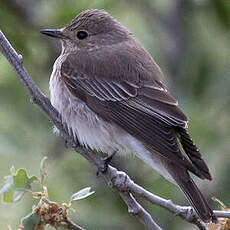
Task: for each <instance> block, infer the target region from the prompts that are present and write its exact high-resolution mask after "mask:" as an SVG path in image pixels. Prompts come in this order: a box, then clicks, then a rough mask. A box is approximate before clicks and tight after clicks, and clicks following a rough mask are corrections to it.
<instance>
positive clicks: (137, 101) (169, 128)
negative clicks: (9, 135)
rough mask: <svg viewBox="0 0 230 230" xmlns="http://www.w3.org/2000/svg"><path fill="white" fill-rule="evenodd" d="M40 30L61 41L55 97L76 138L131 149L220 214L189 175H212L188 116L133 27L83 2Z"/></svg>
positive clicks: (206, 215) (204, 214)
mask: <svg viewBox="0 0 230 230" xmlns="http://www.w3.org/2000/svg"><path fill="white" fill-rule="evenodd" d="M41 33H43V34H46V35H49V36H52V37H55V38H58V39H59V40H60V41H61V44H62V52H61V55H60V56H59V57H58V59H57V60H56V62H55V64H54V67H53V72H52V75H51V78H50V96H51V103H52V105H53V106H54V107H55V108H56V109H57V110H58V111H59V112H60V114H61V115H62V119H63V122H64V123H66V124H67V126H68V129H69V130H71V133H73V135H74V137H75V138H76V139H77V140H78V141H79V143H80V144H82V145H85V146H86V147H89V148H91V149H95V150H99V151H102V152H104V153H107V154H108V155H111V154H113V153H114V152H117V153H120V154H131V153H134V154H135V155H136V156H138V157H139V158H141V159H142V160H143V161H145V162H146V163H147V164H148V165H150V166H151V167H152V168H154V169H155V170H156V171H158V172H159V173H160V174H162V175H163V176H164V177H165V178H166V179H168V180H169V181H171V182H173V183H175V184H177V185H178V186H179V187H180V188H181V190H182V191H183V192H184V193H185V195H186V196H187V198H188V200H189V201H190V203H191V205H192V206H193V207H194V209H195V210H196V212H197V214H198V215H199V217H200V218H201V219H202V220H203V221H204V222H209V221H216V217H215V215H214V214H213V212H212V210H211V209H210V208H209V206H208V204H207V202H206V200H205V198H204V197H203V195H202V194H201V192H200V190H199V189H198V188H197V186H196V185H195V183H194V181H193V180H192V178H191V177H190V173H193V174H195V175H196V176H198V177H199V178H201V179H208V180H211V175H210V173H209V169H208V167H207V165H206V163H205V162H204V160H203V159H202V157H201V153H200V152H199V150H198V149H197V147H196V146H195V144H194V143H193V141H192V140H191V138H190V136H189V134H188V131H187V118H186V116H185V115H184V113H183V112H182V111H181V110H180V109H179V107H178V103H177V101H176V100H175V99H174V98H173V97H172V95H171V94H170V93H169V91H168V90H167V88H166V87H165V85H164V84H163V83H162V80H161V77H162V72H161V70H160V68H159V66H158V65H157V64H156V63H155V62H154V60H153V58H152V57H151V56H150V54H149V53H148V52H147V51H146V50H145V49H144V48H143V47H142V46H141V45H140V44H139V43H138V42H137V41H136V40H135V39H134V38H133V36H132V34H131V33H130V32H129V30H128V29H127V28H126V27H124V26H123V25H121V24H120V23H119V22H118V21H117V20H115V19H114V18H113V17H112V16H111V15H110V14H108V13H107V12H105V11H103V10H86V11H84V12H81V13H80V14H79V15H77V17H76V18H74V19H73V20H72V21H71V22H70V23H69V24H68V25H67V26H66V27H64V28H62V29H45V30H42V31H41Z"/></svg>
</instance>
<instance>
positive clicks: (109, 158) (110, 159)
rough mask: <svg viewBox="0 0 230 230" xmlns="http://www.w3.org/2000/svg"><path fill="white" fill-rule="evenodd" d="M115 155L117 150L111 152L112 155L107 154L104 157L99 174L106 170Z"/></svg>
mask: <svg viewBox="0 0 230 230" xmlns="http://www.w3.org/2000/svg"><path fill="white" fill-rule="evenodd" d="M116 153H117V150H115V151H113V152H112V154H109V155H108V156H106V157H104V158H103V159H102V160H103V162H104V166H103V169H102V170H100V172H102V173H105V172H106V171H107V169H108V165H109V164H110V162H111V161H112V159H113V157H114V155H115V154H116ZM98 175H99V170H98V171H97V176H98Z"/></svg>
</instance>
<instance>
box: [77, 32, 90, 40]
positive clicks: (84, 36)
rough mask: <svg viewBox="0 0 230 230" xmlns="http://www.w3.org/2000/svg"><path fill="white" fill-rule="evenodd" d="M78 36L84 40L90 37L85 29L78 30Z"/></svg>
mask: <svg viewBox="0 0 230 230" xmlns="http://www.w3.org/2000/svg"><path fill="white" fill-rule="evenodd" d="M77 37H78V39H80V40H82V39H85V38H87V37H88V34H87V32H85V31H78V32H77Z"/></svg>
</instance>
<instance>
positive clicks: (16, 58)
mask: <svg viewBox="0 0 230 230" xmlns="http://www.w3.org/2000/svg"><path fill="white" fill-rule="evenodd" d="M0 51H1V52H2V53H3V55H4V56H5V57H6V58H7V60H8V61H9V63H10V64H11V66H12V67H13V69H14V70H15V72H16V73H17V75H18V77H19V79H20V80H21V82H22V84H23V85H24V86H25V88H26V89H27V90H28V92H29V95H30V98H31V101H32V102H33V103H35V104H37V105H38V106H39V107H40V108H41V109H42V110H43V111H44V112H45V113H46V115H47V116H48V118H49V119H50V120H51V121H52V122H53V123H54V125H55V126H56V127H57V128H58V129H59V130H60V133H61V134H62V136H63V137H64V138H65V139H66V140H67V141H68V143H70V144H71V145H72V146H73V148H74V149H75V150H76V151H77V152H79V153H80V154H81V155H82V156H84V157H85V158H86V159H87V160H88V161H90V162H91V163H92V164H93V165H95V166H96V167H97V168H98V170H99V171H102V172H103V171H104V162H103V160H102V159H101V157H100V156H99V155H97V154H96V153H95V152H94V151H92V150H90V149H86V148H84V147H82V146H79V145H77V143H76V142H75V140H74V138H73V137H72V136H71V135H69V134H68V131H67V129H66V127H65V125H63V124H62V122H61V117H60V114H59V113H58V112H57V111H56V109H55V108H54V107H53V106H52V105H51V103H50V101H49V99H48V98H47V97H45V96H44V95H43V94H42V93H41V91H40V90H39V89H38V87H37V86H36V85H35V83H34V82H33V81H32V79H31V78H30V77H29V75H28V73H27V71H26V70H25V68H24V67H23V63H22V56H21V55H19V54H17V52H16V51H15V50H14V48H13V47H12V46H11V45H10V43H9V42H8V40H7V39H6V37H5V36H4V34H3V33H2V32H1V31H0ZM102 175H103V177H104V178H105V180H106V181H107V182H108V184H109V185H110V186H111V187H113V188H115V189H116V190H118V191H119V193H120V196H121V198H122V199H123V200H124V201H125V203H126V204H127V206H128V209H129V212H130V213H132V214H134V215H135V216H136V217H137V219H138V220H139V221H140V222H142V223H143V224H144V225H145V227H146V229H151V230H159V229H161V228H160V227H159V226H158V225H157V224H156V223H155V222H154V220H153V219H152V217H151V215H150V214H149V213H148V212H147V211H146V210H145V209H144V208H143V207H142V206H141V205H140V204H139V203H138V202H137V201H136V200H135V198H134V196H133V194H135V195H138V196H140V197H142V198H144V199H146V200H148V201H149V202H151V203H152V204H156V205H159V206H161V207H163V208H165V209H167V210H169V211H170V212H172V213H173V214H174V215H178V216H180V217H181V218H182V219H184V220H186V221H187V222H190V223H193V224H195V225H196V226H197V227H198V228H199V229H202V230H206V229H207V227H206V226H205V225H204V223H202V222H201V221H200V220H199V218H198V216H197V215H196V213H195V211H194V209H193V208H192V207H190V206H189V207H185V206H179V205H175V204H174V203H173V202H172V201H171V200H166V199H164V198H162V197H159V196H157V195H154V194H152V193H150V192H149V191H147V190H145V189H144V188H142V187H141V186H139V185H137V184H135V183H134V182H133V181H132V180H131V179H130V178H129V176H128V175H127V174H125V173H124V172H121V171H118V170H117V169H116V168H114V167H112V166H110V165H109V166H108V169H107V171H106V172H105V173H102ZM214 213H215V214H216V215H217V217H227V218H229V217H230V212H228V211H214Z"/></svg>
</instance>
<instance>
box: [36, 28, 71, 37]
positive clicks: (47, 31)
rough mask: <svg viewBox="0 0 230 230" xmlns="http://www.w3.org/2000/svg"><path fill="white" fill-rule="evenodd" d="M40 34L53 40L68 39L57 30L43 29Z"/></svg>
mask: <svg viewBox="0 0 230 230" xmlns="http://www.w3.org/2000/svg"><path fill="white" fill-rule="evenodd" d="M40 33H42V34H45V35H47V36H50V37H54V38H60V39H67V38H68V37H67V36H66V35H65V34H64V33H63V32H62V31H61V30H57V29H44V30H40Z"/></svg>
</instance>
